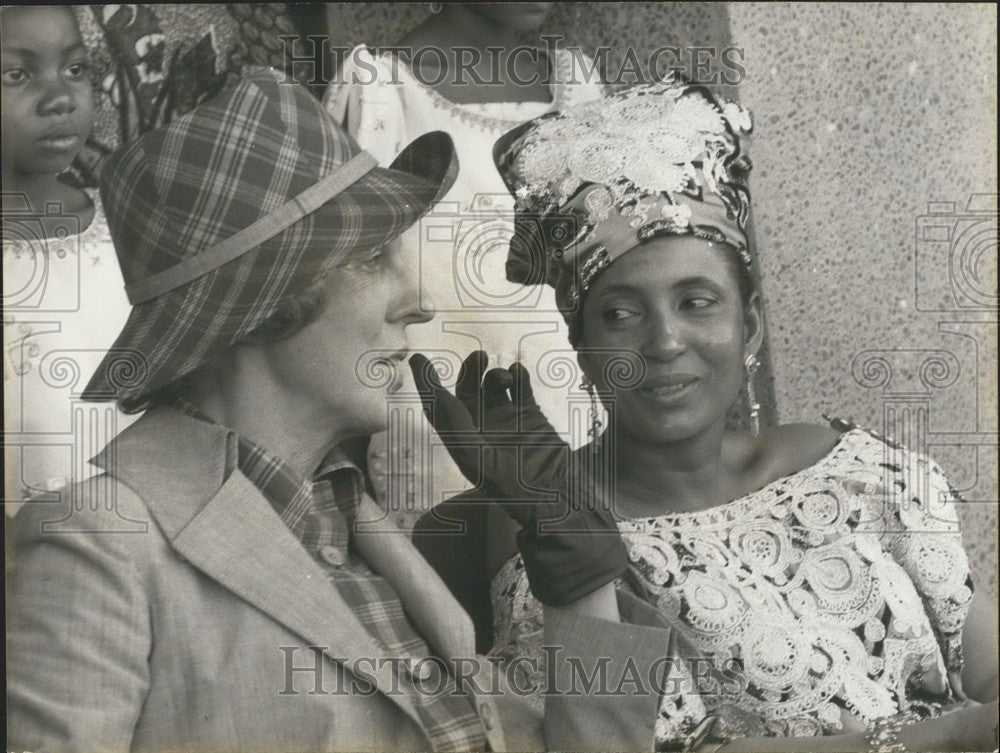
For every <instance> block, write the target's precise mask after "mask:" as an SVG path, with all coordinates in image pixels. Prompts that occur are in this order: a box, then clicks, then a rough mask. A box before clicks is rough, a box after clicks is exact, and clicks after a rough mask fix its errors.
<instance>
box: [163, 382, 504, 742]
mask: <svg viewBox="0 0 1000 753" xmlns="http://www.w3.org/2000/svg"><path fill="white" fill-rule="evenodd" d="M175 407H177V408H178V409H180V410H182V411H184V412H185V413H187V414H188V415H190V416H193V417H195V418H199V419H201V420H205V421H208V420H210V419H208V418H207V417H205V416H204V415H203V414H201V413H200V412H199V411H198V409H197V408H195V407H194V406H193V405H191V404H190V403H188V402H187V401H184V400H181V399H178V400H177V401H176V402H175ZM237 445H238V460H237V464H238V467H239V469H240V471H241V472H242V473H243V475H245V476H246V477H247V479H249V480H250V482H251V483H252V484H253V485H254V486H256V487H257V488H258V489H260V491H261V493H262V494H263V495H264V496H265V497H266V498H267V500H268V501H269V502H270V503H271V506H272V507H273V508H274V509H275V511H276V512H277V513H278V515H279V516H280V517H281V520H282V521H283V522H284V523H285V525H287V526H288V527H289V529H290V530H291V531H292V533H293V534H295V536H296V538H298V539H299V541H301V542H302V545H303V546H304V547H305V548H306V550H307V551H308V552H309V553H310V554H311V555H313V557H314V558H315V559H316V561H317V562H319V563H320V565H321V566H322V567H323V569H324V570H325V572H326V573H327V576H328V577H329V579H330V582H331V583H333V585H334V586H335V587H336V588H337V590H338V591H339V592H340V595H341V597H343V599H344V601H345V602H347V605H348V606H349V607H350V608H351V611H352V612H354V615H355V616H356V617H357V618H358V620H359V621H360V622H361V624H362V625H364V627H365V629H366V630H367V631H368V632H369V633H370V634H371V635H372V636H373V637H374V638H375V639H376V640H377V641H379V643H380V644H381V645H382V646H383V647H384V649H385V656H386V657H387V658H397V657H398V658H400V659H404V660H409V667H414V666H416V665H417V663H418V662H419V661H420V660H421V659H424V658H426V657H428V656H430V649H429V648H428V646H427V644H426V643H425V642H424V641H423V640H422V639H421V638H420V636H419V635H418V634H417V632H416V631H415V630H414V629H413V626H412V625H411V624H410V621H409V620H408V619H407V617H406V614H405V612H404V611H403V605H402V603H401V602H400V600H399V596H398V595H397V594H396V592H395V590H394V589H393V587H392V585H391V584H389V583H388V582H387V581H386V580H385V579H384V578H381V577H380V576H378V575H375V574H374V573H373V572H371V570H369V569H368V568H367V567H366V566H365V564H364V562H363V561H362V560H361V559H360V558H359V557H357V556H356V555H355V554H354V553H353V552H351V551H350V549H349V546H348V544H349V539H350V536H349V525H350V524H349V522H350V523H353V521H354V520H355V518H356V514H357V509H358V505H359V504H360V503H361V499H362V496H363V494H364V482H363V479H362V476H361V471H360V470H359V469H358V468H357V466H355V465H354V464H353V463H351V462H350V460H348V459H347V458H346V457H344V456H343V455H342V454H340V453H339V451H338V450H336V449H335V450H334V451H333V452H331V453H330V454H329V455H327V457H326V458H325V459H324V462H323V465H322V466H321V467H320V470H319V471H318V472H317V473H316V475H315V477H314V478H315V480H314V481H311V482H310V481H307V480H305V479H302V478H301V477H299V476H298V475H296V474H295V472H294V471H292V469H291V468H289V467H288V466H287V465H286V464H285V463H283V462H282V461H281V460H280V459H278V458H276V457H275V456H274V455H271V454H270V453H269V452H267V451H266V450H264V449H263V448H262V447H260V446H258V445H256V444H254V443H253V442H251V441H249V440H247V439H245V438H243V437H239V436H238V437H237ZM331 546H332V547H335V548H336V550H337V551H338V552H339V553H340V558H341V563H340V564H337V563H335V562H331V561H330V557H329V550H328V549H327V547H331ZM401 666H403V667H406V666H407V664H406V663H403V664H402V665H401ZM422 666H424V667H427V668H433V672H434V674H433V676H430V677H427V678H425V679H424V687H425V688H427V689H429V690H434V691H437V690H439V689H440V690H441V692H439V693H434V694H433V695H431V694H430V693H428V692H420V691H417V690H413V692H412V693H410V694H409V695H410V697H411V699H412V700H413V702H414V706H415V708H416V710H417V713H418V714H419V716H420V719H421V721H422V722H423V727H424V732H425V733H426V734H427V738H428V741H429V742H430V745H431V749H432V750H434V751H442V752H443V751H471V750H485V749H486V731H485V729H484V728H483V723H482V721H481V720H480V718H479V716H478V715H477V714H476V711H475V706H474V704H473V701H472V699H471V698H470V697H468V696H465V695H459V694H457V693H456V684H455V681H454V679H452V678H451V677H448V678H440V677H439V676H438V674H437V673H438V672H439V671H440V665H439V664H437V663H436V662H424V663H423V665H422ZM445 680H446V682H445ZM407 685H409V686H410V687H411V688H412V687H413V680H412V679H411V678H410V676H409V674H407V672H406V670H403V669H401V670H400V671H399V687H400V688H407Z"/></svg>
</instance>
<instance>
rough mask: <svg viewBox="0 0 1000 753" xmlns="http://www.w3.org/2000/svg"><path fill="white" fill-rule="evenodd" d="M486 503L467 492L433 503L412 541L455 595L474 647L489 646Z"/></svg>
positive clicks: (490, 616)
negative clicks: (466, 618)
mask: <svg viewBox="0 0 1000 753" xmlns="http://www.w3.org/2000/svg"><path fill="white" fill-rule="evenodd" d="M489 507H490V505H489V503H487V502H485V501H483V500H482V499H480V498H479V497H478V496H477V495H476V494H474V493H467V494H463V495H460V496H458V497H453V498H452V499H449V500H446V501H445V502H443V503H441V504H440V505H437V506H436V507H434V508H433V509H432V510H430V511H429V512H427V513H425V514H424V515H423V516H421V518H420V520H418V521H417V524H416V526H415V527H414V529H413V544H414V546H416V548H417V550H418V551H419V552H420V553H421V554H422V555H423V557H424V559H426V560H427V561H428V562H429V563H430V565H431V566H432V567H433V568H434V569H435V570H436V571H437V573H438V575H440V576H441V579H442V580H443V581H444V582H445V584H446V585H447V586H448V588H449V590H450V591H451V592H452V594H453V595H454V596H455V598H456V599H458V602H459V603H460V604H461V605H462V607H463V608H464V609H465V611H466V612H468V613H469V616H470V617H471V618H472V622H473V625H475V628H476V651H478V652H480V653H486V652H487V651H489V650H490V648H491V647H492V645H493V607H492V605H491V603H490V580H489V575H488V571H487V549H488V547H487V542H488V535H487V534H488V528H489V527H488V524H487V520H488V515H489Z"/></svg>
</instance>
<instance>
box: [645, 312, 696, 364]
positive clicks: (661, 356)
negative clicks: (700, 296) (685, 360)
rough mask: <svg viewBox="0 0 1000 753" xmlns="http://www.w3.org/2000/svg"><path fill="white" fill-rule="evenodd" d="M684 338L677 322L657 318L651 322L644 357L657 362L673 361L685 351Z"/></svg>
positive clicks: (665, 318) (666, 318)
mask: <svg viewBox="0 0 1000 753" xmlns="http://www.w3.org/2000/svg"><path fill="white" fill-rule="evenodd" d="M685 347H686V346H685V344H684V338H683V336H682V335H681V333H680V330H679V328H678V327H677V326H676V323H675V322H672V321H670V319H669V318H668V317H656V318H655V319H654V320H653V321H651V322H650V327H649V331H648V333H647V335H646V341H645V347H644V348H643V355H644V356H646V357H647V358H651V359H653V360H657V361H671V360H673V359H674V358H676V357H677V356H679V355H680V354H681V353H683V352H684V350H685Z"/></svg>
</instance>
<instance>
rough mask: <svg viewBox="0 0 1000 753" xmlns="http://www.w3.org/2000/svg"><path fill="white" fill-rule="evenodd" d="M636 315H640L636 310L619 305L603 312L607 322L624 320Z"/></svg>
mask: <svg viewBox="0 0 1000 753" xmlns="http://www.w3.org/2000/svg"><path fill="white" fill-rule="evenodd" d="M635 316H638V314H637V313H636V312H635V311H632V310H631V309H625V308H617V307H612V308H609V309H605V310H604V314H603V317H604V321H606V322H622V321H625V320H627V319H631V318H632V317H635Z"/></svg>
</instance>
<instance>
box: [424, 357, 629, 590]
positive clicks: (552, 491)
mask: <svg viewBox="0 0 1000 753" xmlns="http://www.w3.org/2000/svg"><path fill="white" fill-rule="evenodd" d="M486 366H487V357H486V354H485V353H484V352H482V351H476V352H474V353H472V354H471V355H470V356H469V357H468V358H466V360H465V363H464V364H463V365H462V370H461V372H460V373H459V378H458V383H457V384H456V389H455V392H456V394H455V395H452V394H451V393H450V392H448V390H446V389H445V388H444V387H443V386H442V385H441V382H440V380H439V379H438V376H437V372H436V371H435V369H434V366H433V365H432V364H431V363H430V362H429V361H428V360H427V359H426V358H425V357H424V356H423V355H421V354H419V353H415V354H414V355H413V356H412V357H411V358H410V368H411V369H412V371H413V378H414V381H415V383H416V385H417V390H418V392H419V393H420V396H421V401H422V404H423V409H424V413H425V414H426V415H427V418H428V420H429V421H430V423H431V425H432V426H433V427H434V428H435V430H436V431H437V432H438V435H439V436H440V437H441V441H443V442H444V444H445V447H446V448H447V449H448V452H449V453H450V454H451V456H452V458H454V460H455V463H456V464H457V465H458V467H459V469H461V471H462V473H464V474H465V476H466V478H468V479H469V481H471V482H472V483H473V484H476V485H477V488H478V490H479V491H481V492H482V493H483V495H484V496H485V497H486V498H487V500H488V501H492V502H496V503H497V504H499V505H500V507H501V508H502V509H503V510H504V511H505V512H506V513H507V514H508V515H510V516H511V517H512V518H514V519H515V520H516V521H517V522H518V523H520V524H521V527H522V528H521V531H520V532H519V533H518V536H517V543H518V548H519V549H520V551H521V558H522V559H523V560H524V567H525V571H526V574H527V576H528V582H529V583H530V585H531V590H532V592H533V593H534V595H535V597H536V598H538V600H539V601H541V602H543V603H545V604H551V605H555V606H561V605H565V604H569V603H571V602H573V601H576V600H577V599H580V598H581V597H583V596H586V595H587V594H589V593H591V592H592V591H594V590H596V589H598V588H600V587H601V586H603V585H605V584H606V583H609V582H610V581H612V580H614V579H615V578H617V577H618V576H619V575H621V574H622V573H624V572H625V570H626V569H627V567H628V560H627V556H626V553H625V546H624V544H623V543H622V540H621V536H620V535H618V530H617V528H616V526H615V523H614V520H613V519H612V517H611V513H610V511H608V510H606V509H604V508H605V499H604V497H605V496H606V495H600V494H598V493H597V489H596V487H595V484H594V482H593V479H592V478H591V477H590V475H589V474H588V473H586V472H585V471H584V470H583V469H582V468H580V467H579V465H578V464H577V463H573V462H572V461H571V457H572V453H571V451H570V447H569V445H568V444H567V443H566V442H565V441H563V439H562V438H561V437H560V436H559V434H558V432H556V430H555V429H554V428H552V425H551V424H550V423H549V422H548V420H547V419H546V418H545V415H544V414H543V413H542V411H541V409H540V408H539V407H538V404H537V403H536V402H535V399H534V395H533V394H532V390H531V381H530V378H529V376H528V371H527V369H525V368H524V367H523V366H521V365H520V364H518V363H515V364H514V365H513V366H511V367H510V369H499V368H498V369H491V370H490V371H488V372H486V373H485V375H484V372H485V371H486Z"/></svg>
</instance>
